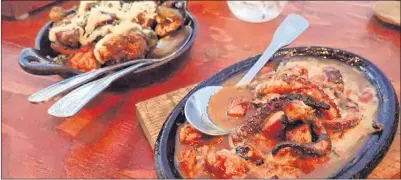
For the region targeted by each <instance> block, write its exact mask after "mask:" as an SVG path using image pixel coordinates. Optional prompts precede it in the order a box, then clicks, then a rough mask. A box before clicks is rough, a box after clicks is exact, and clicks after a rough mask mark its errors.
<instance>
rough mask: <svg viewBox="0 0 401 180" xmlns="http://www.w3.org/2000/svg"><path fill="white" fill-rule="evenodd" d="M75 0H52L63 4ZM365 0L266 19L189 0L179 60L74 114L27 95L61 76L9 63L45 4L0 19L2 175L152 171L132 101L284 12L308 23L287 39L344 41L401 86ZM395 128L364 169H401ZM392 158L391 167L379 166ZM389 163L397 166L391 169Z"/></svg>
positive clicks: (248, 41) (255, 45) (394, 30)
mask: <svg viewBox="0 0 401 180" xmlns="http://www.w3.org/2000/svg"><path fill="white" fill-rule="evenodd" d="M77 4H78V2H64V3H61V4H59V5H61V6H63V7H65V8H70V7H72V6H74V5H77ZM373 6H374V2H363V1H355V2H352V1H346V2H345V1H344V2H334V1H327V2H322V1H313V2H289V3H288V4H287V5H286V7H285V9H284V12H283V13H282V14H281V15H280V16H279V17H278V18H277V19H275V20H272V21H270V22H267V23H262V24H251V23H246V22H243V21H240V20H238V19H236V18H235V17H234V16H233V15H232V14H231V12H230V11H229V9H228V7H227V4H226V2H224V1H220V2H218V1H215V2H206V1H191V2H190V3H189V9H190V11H192V12H193V13H194V15H195V16H196V18H197V19H198V21H199V24H200V29H199V34H198V37H197V39H196V40H195V43H194V45H193V47H192V49H191V54H190V56H189V58H188V59H187V61H186V62H185V63H184V64H183V65H181V67H179V68H178V70H177V72H174V74H172V76H171V77H170V78H169V79H167V80H165V81H163V82H161V83H158V84H153V85H150V86H148V87H144V88H137V89H129V90H126V91H124V92H120V93H117V92H106V93H103V94H102V95H100V96H99V97H97V98H96V99H94V100H93V101H92V102H91V103H90V104H88V105H87V106H86V107H85V109H84V110H82V111H81V112H80V113H79V114H78V115H76V116H74V117H71V118H66V119H61V118H54V117H52V116H50V115H48V114H47V113H46V112H47V109H48V108H49V107H50V106H51V103H45V104H37V105H34V104H30V103H29V102H28V101H27V97H28V96H29V95H30V94H32V93H33V92H35V91H37V90H39V89H42V88H44V87H47V86H49V85H51V84H53V83H55V82H58V81H60V80H61V78H60V77H57V76H46V77H44V76H34V75H30V74H28V73H25V72H24V71H23V70H22V69H21V68H20V67H19V65H18V55H19V52H20V51H21V50H22V49H23V48H25V47H33V46H34V40H35V37H36V34H37V33H38V31H39V30H40V28H41V27H42V26H43V25H44V24H45V23H46V22H47V21H49V18H48V13H49V10H50V8H44V9H43V10H42V11H39V12H36V13H34V14H31V15H30V16H29V17H28V18H26V19H24V20H20V21H4V20H3V21H2V23H1V24H2V33H3V34H2V90H1V91H2V114H3V117H2V175H3V178H155V177H156V174H155V170H154V167H153V152H152V149H151V147H150V146H149V144H148V142H147V140H146V138H145V136H144V134H143V132H142V130H141V127H140V126H139V124H138V121H137V119H136V112H135V104H136V103H138V102H140V101H143V100H146V99H149V98H151V97H155V96H159V95H162V94H165V93H168V92H170V91H173V90H176V89H179V88H183V87H186V86H188V85H190V84H194V83H197V82H200V81H202V80H204V79H206V78H207V77H209V76H211V75H213V74H214V73H216V72H218V71H219V70H220V69H222V68H224V67H227V66H229V65H231V64H233V63H236V62H238V61H241V60H243V59H245V58H247V57H249V56H253V55H255V54H258V53H261V52H262V51H263V50H264V49H265V48H266V46H267V45H268V44H269V42H270V41H271V37H272V35H273V33H274V31H275V29H276V27H277V26H278V25H279V23H280V22H281V21H282V20H283V18H284V17H285V16H286V15H288V14H289V13H298V14H300V15H302V16H304V17H305V18H306V19H308V21H309V22H310V24H311V25H310V28H309V29H308V30H307V31H306V32H305V33H304V34H303V35H302V36H301V37H300V38H299V39H297V40H296V41H295V42H294V43H293V44H291V46H308V45H320V46H329V47H336V48H341V49H345V50H348V51H352V52H354V53H356V54H359V55H361V56H363V57H365V58H367V59H370V60H372V61H373V62H374V63H375V64H376V65H377V66H379V67H380V68H381V69H382V70H383V71H384V73H385V74H386V75H387V76H388V77H389V78H390V80H391V82H392V83H393V86H394V87H395V89H396V91H397V95H398V97H399V96H400V93H399V92H400V29H399V27H394V26H390V25H387V24H384V23H382V22H381V21H380V20H378V18H376V17H375V16H374V13H373V10H372V8H373ZM399 143H400V132H399V130H398V133H397V136H396V138H395V139H394V143H393V145H392V147H391V149H390V151H389V152H388V154H387V155H386V157H385V159H387V160H388V161H383V162H382V163H381V164H380V165H379V166H378V167H377V168H376V169H375V171H374V172H373V173H372V174H371V175H370V176H369V177H370V178H400V172H399V170H400V154H399V152H400V144H399ZM389 167H392V169H395V170H393V171H394V172H387V171H386V173H381V172H383V171H384V170H385V169H388V168H389ZM397 170H398V171H397Z"/></svg>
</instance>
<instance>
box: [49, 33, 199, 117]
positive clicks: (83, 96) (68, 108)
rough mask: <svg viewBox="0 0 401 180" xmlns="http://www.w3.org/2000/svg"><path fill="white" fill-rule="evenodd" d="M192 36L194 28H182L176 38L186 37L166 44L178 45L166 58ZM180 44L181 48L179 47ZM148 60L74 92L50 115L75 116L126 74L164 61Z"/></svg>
mask: <svg viewBox="0 0 401 180" xmlns="http://www.w3.org/2000/svg"><path fill="white" fill-rule="evenodd" d="M191 34H192V28H191V27H189V26H186V27H185V28H182V29H181V30H179V31H178V32H177V33H176V34H175V36H180V37H185V38H182V41H181V42H177V41H175V40H174V41H171V42H172V43H170V44H167V43H166V42H163V43H165V44H164V46H172V45H174V44H176V45H177V48H176V49H175V48H171V47H167V48H171V51H170V55H169V56H167V57H165V58H168V57H170V56H172V55H174V54H175V53H176V52H178V51H180V50H181V49H182V48H183V47H184V46H185V44H186V43H187V42H188V41H189V39H190V37H191ZM169 39H175V38H169ZM179 44H180V46H178V45H179ZM165 58H162V59H148V60H144V61H143V62H140V63H138V64H136V65H133V66H130V67H128V68H126V69H123V70H121V71H119V72H116V73H114V74H110V75H107V76H106V77H103V78H101V79H98V80H96V81H92V82H89V83H87V84H85V85H83V86H81V87H79V88H77V89H75V90H73V91H71V92H70V93H68V94H67V95H65V96H64V97H63V98H61V99H60V100H59V101H57V102H56V103H55V104H54V105H53V106H51V107H50V108H49V110H48V113H49V114H50V115H53V116H56V117H71V116H73V115H75V114H77V113H78V112H79V111H80V110H81V109H82V108H83V107H84V106H85V105H86V104H87V103H88V102H89V101H90V100H92V99H93V98H94V97H96V96H97V95H98V94H100V93H101V92H102V91H103V90H105V89H106V88H107V87H109V86H110V84H111V83H112V82H114V81H115V80H117V79H119V78H121V77H123V76H124V75H126V74H129V73H131V72H133V71H135V70H136V69H138V68H140V67H143V66H147V65H150V64H153V63H156V62H159V61H162V60H163V59H165Z"/></svg>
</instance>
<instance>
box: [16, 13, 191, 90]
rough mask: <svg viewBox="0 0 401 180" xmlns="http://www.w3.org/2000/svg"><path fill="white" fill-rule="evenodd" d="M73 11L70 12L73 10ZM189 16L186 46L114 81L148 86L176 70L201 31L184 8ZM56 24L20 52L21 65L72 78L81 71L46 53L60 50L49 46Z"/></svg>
mask: <svg viewBox="0 0 401 180" xmlns="http://www.w3.org/2000/svg"><path fill="white" fill-rule="evenodd" d="M72 12H73V11H70V12H69V13H72ZM183 13H184V16H186V18H187V19H186V22H185V24H187V25H189V26H190V27H191V28H192V34H191V37H190V39H189V41H188V42H187V44H185V46H184V47H183V48H182V49H181V50H180V51H178V52H177V53H174V54H173V55H172V56H170V57H169V58H167V59H166V60H164V61H161V62H158V63H155V64H152V65H149V66H146V67H143V68H141V69H138V70H137V71H134V72H132V73H131V74H129V75H126V76H124V77H122V78H120V79H118V80H117V81H116V82H115V84H116V85H118V86H120V87H121V86H132V84H135V85H134V86H136V85H145V84H149V83H153V82H158V81H160V80H162V79H165V78H166V77H168V76H169V75H170V74H171V73H172V72H174V71H175V70H176V69H177V68H178V67H179V66H180V65H181V64H182V63H183V61H184V60H185V59H187V56H188V53H189V49H190V48H191V47H192V44H193V43H194V40H195V38H196V36H197V34H198V21H197V20H196V18H195V16H194V15H193V14H192V13H191V12H189V10H188V9H187V6H186V7H185V8H184V9H183ZM52 25H53V21H50V22H48V23H47V24H46V25H45V26H44V27H43V28H42V29H41V30H40V31H39V33H38V35H37V36H36V41H35V49H33V48H26V49H24V50H23V51H21V53H20V56H19V64H20V66H21V68H22V69H23V70H24V71H26V72H28V73H30V74H34V75H42V76H44V75H59V76H61V77H63V78H69V77H72V76H75V75H78V74H80V73H82V72H80V71H78V70H76V69H73V68H70V67H67V66H63V65H57V64H55V63H52V60H51V59H49V58H47V56H50V57H55V56H56V55H57V53H56V52H55V51H53V49H52V48H51V47H50V43H51V42H50V40H49V29H50V27H51V26H52Z"/></svg>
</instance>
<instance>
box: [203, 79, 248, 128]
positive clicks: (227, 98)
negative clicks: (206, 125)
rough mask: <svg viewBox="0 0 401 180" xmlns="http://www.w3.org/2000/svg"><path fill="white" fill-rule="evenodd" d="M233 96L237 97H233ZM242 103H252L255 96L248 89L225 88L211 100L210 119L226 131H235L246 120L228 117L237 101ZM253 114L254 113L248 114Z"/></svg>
mask: <svg viewBox="0 0 401 180" xmlns="http://www.w3.org/2000/svg"><path fill="white" fill-rule="evenodd" d="M233 94H235V95H236V96H235V97H233ZM238 98H239V99H241V100H242V101H250V100H251V99H252V98H253V94H252V93H251V92H250V91H249V90H248V89H246V88H237V87H235V86H231V87H225V88H223V89H222V90H221V91H219V92H218V93H216V94H215V95H214V96H212V97H211V98H210V106H209V107H208V114H209V116H210V119H212V121H213V122H214V123H215V124H217V125H218V126H220V127H222V128H224V129H233V128H235V127H237V126H239V125H241V124H242V123H243V121H244V118H235V117H230V116H228V115H227V111H228V110H229V109H230V108H231V107H230V106H233V105H235V104H232V102H233V101H235V100H236V99H238ZM247 114H252V113H249V112H248V113H247Z"/></svg>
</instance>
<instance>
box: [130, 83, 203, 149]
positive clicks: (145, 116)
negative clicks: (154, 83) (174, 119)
mask: <svg viewBox="0 0 401 180" xmlns="http://www.w3.org/2000/svg"><path fill="white" fill-rule="evenodd" d="M195 86H196V85H191V86H188V87H185V88H181V89H178V90H176V91H173V92H169V93H167V94H163V95H161V96H158V97H155V98H152V99H149V100H146V101H142V102H140V103H138V104H136V105H135V107H136V114H137V118H138V121H139V123H140V125H141V127H142V130H143V133H144V134H145V136H146V139H147V140H148V142H149V144H150V146H151V147H152V149H154V148H155V147H154V145H155V143H156V139H157V135H159V132H160V129H161V127H162V126H163V123H164V122H165V120H166V118H167V117H168V115H169V114H170V112H171V111H172V110H173V109H174V107H175V106H176V105H177V104H178V103H179V102H180V101H181V99H182V98H183V97H184V96H185V95H186V94H187V93H188V92H189V91H190V90H191V89H193V88H194V87H195Z"/></svg>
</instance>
